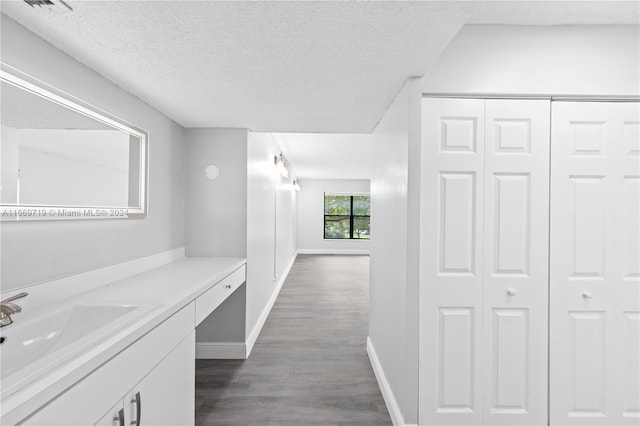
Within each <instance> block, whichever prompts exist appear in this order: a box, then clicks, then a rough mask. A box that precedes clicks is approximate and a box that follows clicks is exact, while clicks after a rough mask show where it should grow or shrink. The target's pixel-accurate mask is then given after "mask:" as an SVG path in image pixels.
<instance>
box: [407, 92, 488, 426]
mask: <svg viewBox="0 0 640 426" xmlns="http://www.w3.org/2000/svg"><path fill="white" fill-rule="evenodd" d="M422 114H423V118H422V120H423V129H424V130H423V152H424V157H423V173H422V176H421V179H422V182H421V191H422V197H423V200H429V201H428V204H429V205H428V207H427V208H424V209H423V214H424V217H423V220H424V221H425V222H424V223H425V224H427V225H425V226H424V227H422V231H421V232H422V235H421V240H422V241H423V244H424V245H423V247H424V250H422V252H421V266H422V268H423V270H424V275H423V277H424V279H423V283H424V284H423V287H422V288H421V300H420V303H421V306H420V357H421V360H420V380H419V383H420V401H419V409H420V413H419V416H420V424H438V425H446V424H468V425H478V424H480V423H481V422H482V409H481V404H482V395H481V376H480V371H481V346H482V328H481V326H482V292H483V289H482V277H483V272H482V269H483V260H482V224H483V209H482V206H483V196H484V195H483V180H484V174H483V171H482V170H483V164H484V101H483V100H477V99H474V100H466V99H423V101H422Z"/></svg>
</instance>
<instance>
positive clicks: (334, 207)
mask: <svg viewBox="0 0 640 426" xmlns="http://www.w3.org/2000/svg"><path fill="white" fill-rule="evenodd" d="M324 214H331V215H347V216H348V215H350V214H351V197H350V196H349V195H325V196H324Z"/></svg>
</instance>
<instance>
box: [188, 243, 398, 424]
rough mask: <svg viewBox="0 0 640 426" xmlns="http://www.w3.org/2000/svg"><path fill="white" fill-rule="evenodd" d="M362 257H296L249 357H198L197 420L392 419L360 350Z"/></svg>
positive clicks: (365, 260)
mask: <svg viewBox="0 0 640 426" xmlns="http://www.w3.org/2000/svg"><path fill="white" fill-rule="evenodd" d="M368 275H369V257H368V256H337V255H299V256H298V258H297V260H296V262H295V264H294V265H293V268H292V269H291V272H290V273H289V276H288V278H287V280H286V282H285V284H284V286H283V288H282V290H281V292H280V296H279V297H278V300H277V301H276V303H275V305H274V307H273V310H272V311H271V314H270V315H269V318H268V320H267V322H266V324H265V326H264V328H263V329H262V333H261V334H260V337H259V338H258V341H257V342H256V345H255V346H254V348H253V352H252V353H251V356H250V357H249V359H248V360H246V361H244V360H198V361H197V362H196V425H198V426H205V425H206V426H210V425H225V426H233V425H243V426H254V425H256V426H257V425H260V426H269V425H279V426H293V425H297V426H305V425H313V426H320V425H327V426H329V425H336V426H337V425H345V426H346V425H352V426H358V425H362V426H365V425H367V426H377V425H391V424H392V423H391V419H390V418H389V414H388V412H387V408H386V406H385V404H384V400H383V399H382V395H381V394H380V390H379V388H378V384H377V382H376V379H375V377H374V374H373V370H372V369H371V365H370V363H369V359H368V357H367V353H366V338H367V334H368V332H367V329H368V325H367V323H368V303H369V295H368V281H369V276H368Z"/></svg>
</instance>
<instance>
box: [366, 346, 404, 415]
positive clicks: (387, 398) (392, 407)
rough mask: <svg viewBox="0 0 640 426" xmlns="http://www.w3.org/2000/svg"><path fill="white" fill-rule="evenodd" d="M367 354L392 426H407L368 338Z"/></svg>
mask: <svg viewBox="0 0 640 426" xmlns="http://www.w3.org/2000/svg"><path fill="white" fill-rule="evenodd" d="M367 354H368V355H369V361H371V367H373V372H374V374H375V375H376V380H378V386H379V387H380V392H382V398H384V403H385V404H386V405H387V410H389V415H390V416H391V421H392V422H393V425H394V426H409V425H405V423H404V416H403V415H402V411H400V406H398V402H397V401H396V398H395V396H393V391H392V390H391V387H390V386H389V382H388V381H387V376H385V374H384V370H383V369H382V365H381V364H380V360H379V359H378V355H377V354H376V350H375V348H374V347H373V343H372V342H371V339H370V338H369V337H367Z"/></svg>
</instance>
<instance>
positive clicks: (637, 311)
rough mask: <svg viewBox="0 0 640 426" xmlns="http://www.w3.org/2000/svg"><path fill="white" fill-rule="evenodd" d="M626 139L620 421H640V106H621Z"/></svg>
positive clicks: (618, 321)
mask: <svg viewBox="0 0 640 426" xmlns="http://www.w3.org/2000/svg"><path fill="white" fill-rule="evenodd" d="M618 109H619V111H618V113H617V120H618V123H620V127H618V129H619V130H618V133H617V136H616V137H617V138H618V140H622V144H621V145H622V150H621V152H620V162H619V165H618V166H617V168H618V169H619V172H620V174H621V176H620V181H619V191H618V200H619V201H618V203H617V207H618V208H617V209H616V213H617V223H618V224H619V230H620V233H619V234H618V238H619V240H618V241H619V244H618V247H619V250H620V249H621V250H622V253H620V256H619V259H618V261H619V262H620V264H619V266H618V268H619V269H618V274H617V277H616V283H615V289H614V291H615V312H614V315H615V326H616V339H617V345H616V353H617V357H616V361H615V365H616V399H615V400H616V406H615V412H616V424H621V425H640V132H639V130H638V129H640V105H639V104H637V103H634V104H620V105H618Z"/></svg>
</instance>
